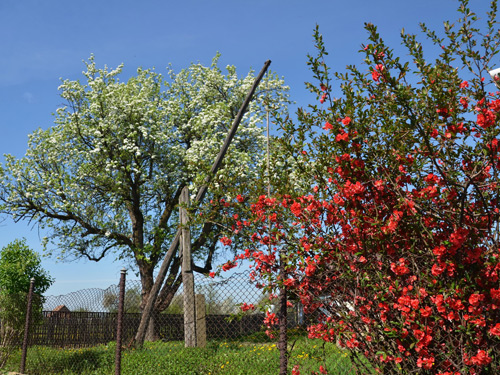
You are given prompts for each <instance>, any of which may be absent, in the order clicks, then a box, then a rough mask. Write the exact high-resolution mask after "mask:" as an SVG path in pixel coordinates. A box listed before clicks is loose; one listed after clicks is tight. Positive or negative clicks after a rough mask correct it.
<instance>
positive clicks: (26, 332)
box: [19, 277, 35, 374]
mask: <svg viewBox="0 0 500 375" xmlns="http://www.w3.org/2000/svg"><path fill="white" fill-rule="evenodd" d="M34 285H35V278H33V277H32V278H31V280H30V289H29V292H28V305H27V306H26V323H25V324H24V338H23V349H22V355H21V366H20V368H19V372H20V373H21V374H24V369H25V368H26V356H27V354H28V337H29V336H28V335H29V330H30V322H31V305H32V303H33V287H34Z"/></svg>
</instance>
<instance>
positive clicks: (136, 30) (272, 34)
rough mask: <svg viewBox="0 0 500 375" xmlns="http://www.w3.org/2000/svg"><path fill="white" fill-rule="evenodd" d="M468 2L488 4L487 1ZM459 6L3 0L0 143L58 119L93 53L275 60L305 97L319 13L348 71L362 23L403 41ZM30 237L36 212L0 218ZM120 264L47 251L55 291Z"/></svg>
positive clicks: (383, 1)
mask: <svg viewBox="0 0 500 375" xmlns="http://www.w3.org/2000/svg"><path fill="white" fill-rule="evenodd" d="M471 3H472V6H473V9H475V10H477V12H478V14H480V15H481V14H484V11H485V9H487V5H488V3H489V1H487V0H472V1H471ZM457 6H458V1H455V0H419V1H414V0H412V1H410V0H378V1H366V0H350V1H332V0H330V1H322V2H312V1H305V0H302V1H298V0H286V1H284V0H266V1H264V0H252V1H240V0H210V1H209V0H183V1H182V2H181V1H165V0H161V1H159V0H158V1H156V0H141V1H140V2H139V1H130V0H120V1H117V0H87V1H85V2H79V1H61V0H44V1H41V0H40V1H39V0H23V1H19V0H2V1H0V33H1V35H2V38H1V39H0V51H1V53H0V110H1V116H0V130H1V132H0V154H1V155H3V154H5V153H8V154H13V155H15V156H18V157H21V156H22V155H24V152H25V151H26V147H27V136H28V134H29V133H31V132H32V131H34V130H35V129H37V128H39V127H41V128H48V127H50V126H51V125H52V124H53V119H54V118H53V116H52V113H54V112H55V110H56V109H57V108H58V107H59V106H61V105H63V104H64V102H63V101H62V99H61V98H60V97H59V96H58V91H57V87H58V86H59V84H60V78H61V77H62V78H69V79H81V78H82V75H81V72H82V70H84V64H83V63H82V60H85V59H87V58H88V57H89V56H90V54H94V55H95V58H96V62H97V64H98V65H100V66H102V65H104V64H106V65H108V66H109V67H115V66H117V65H118V64H120V63H122V62H123V63H124V64H125V74H128V75H130V74H133V73H134V71H135V70H136V68H137V67H138V66H142V67H144V68H150V67H156V70H157V71H158V72H162V73H164V72H165V67H166V66H167V65H168V64H169V63H171V64H172V66H173V68H174V69H175V70H179V69H182V68H184V67H187V66H188V65H189V64H190V63H191V62H201V63H203V64H209V63H210V62H211V59H212V58H213V57H214V55H215V54H216V52H217V51H219V52H220V53H221V54H222V57H221V59H220V66H221V67H224V66H226V65H227V64H231V65H235V66H236V67H237V69H238V72H239V73H240V74H241V75H244V74H246V72H247V71H248V70H249V69H250V68H253V69H255V70H257V71H258V70H260V68H261V67H262V65H263V63H264V61H266V60H268V59H270V60H272V64H271V69H272V70H273V71H275V72H277V73H278V74H279V75H281V76H284V77H285V81H286V83H287V84H288V85H289V86H290V87H291V92H290V93H291V97H292V100H294V101H296V102H297V104H298V105H301V106H305V105H307V103H308V102H310V101H311V97H310V95H309V94H308V92H307V90H306V89H305V87H304V82H305V81H309V80H311V75H310V73H309V71H308V69H307V65H306V61H307V57H306V55H307V53H313V52H314V49H313V40H312V32H313V29H314V27H315V25H316V24H319V25H320V30H321V33H322V34H323V36H324V38H325V42H326V46H327V49H328V50H329V52H330V56H329V59H328V61H327V62H328V63H329V65H330V66H331V67H332V69H334V70H343V69H344V68H345V66H346V65H347V64H353V63H354V64H357V63H359V62H360V59H361V56H360V55H357V51H358V50H359V48H360V45H361V44H362V43H364V42H365V40H366V32H365V31H364V29H363V24H364V23H365V22H372V23H374V24H376V25H378V26H379V31H380V33H381V35H382V37H383V38H384V40H386V41H387V42H388V44H389V45H391V46H393V47H394V48H395V49H396V50H397V49H399V48H400V39H399V34H400V31H401V29H402V28H403V27H404V28H405V30H406V32H412V33H416V32H418V31H419V27H418V24H419V23H420V22H425V23H427V24H428V25H429V26H431V28H434V29H437V30H441V25H442V21H444V20H455V19H456V18H457V16H458V14H457V12H456V11H455V10H456V8H457ZM420 39H421V41H422V42H424V45H425V44H426V43H425V38H424V37H423V36H422V37H421V38H420ZM400 51H401V54H404V53H405V52H404V51H403V50H400ZM1 161H3V156H0V162H1ZM22 237H25V238H26V239H27V241H28V244H29V245H30V246H31V247H32V248H33V249H35V250H37V251H40V250H41V246H40V238H41V237H43V233H40V232H39V230H38V228H37V226H36V225H34V223H31V224H28V223H24V222H21V223H13V222H11V221H10V220H6V221H5V222H3V223H2V224H0V247H3V246H5V245H6V244H7V243H9V242H11V241H13V240H14V239H16V238H22ZM123 265H124V264H122V263H120V262H113V261H112V259H110V260H106V261H104V262H102V263H101V262H100V263H98V264H96V263H88V262H78V263H56V262H55V261H54V260H53V259H48V258H44V259H43V267H44V268H45V269H47V270H48V271H49V273H50V274H51V275H52V276H53V277H54V278H55V279H56V282H55V284H54V285H53V286H52V287H51V289H50V290H49V291H48V294H63V293H68V292H71V291H75V290H78V289H81V288H89V287H97V286H99V287H107V286H108V285H110V284H111V283H115V282H118V278H119V273H120V269H121V268H122V267H123Z"/></svg>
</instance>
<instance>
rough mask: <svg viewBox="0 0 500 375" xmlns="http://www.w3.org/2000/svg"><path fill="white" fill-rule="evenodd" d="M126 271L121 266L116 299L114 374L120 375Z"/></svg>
mask: <svg viewBox="0 0 500 375" xmlns="http://www.w3.org/2000/svg"><path fill="white" fill-rule="evenodd" d="M126 273H127V271H126V270H125V268H122V270H121V275H120V296H119V299H118V315H117V322H116V355H115V375H120V372H121V362H122V329H123V305H124V303H123V302H124V300H125V274H126Z"/></svg>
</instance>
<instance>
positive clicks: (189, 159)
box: [0, 56, 288, 311]
mask: <svg viewBox="0 0 500 375" xmlns="http://www.w3.org/2000/svg"><path fill="white" fill-rule="evenodd" d="M217 62H218V56H216V57H215V58H214V60H213V62H212V64H211V66H208V67H206V66H203V65H201V64H192V65H191V66H190V67H189V68H187V69H185V70H182V71H180V72H179V73H174V72H173V71H172V70H169V72H168V77H167V78H165V77H163V76H162V75H160V74H158V73H156V72H155V71H154V70H144V69H138V70H137V75H135V76H133V77H132V78H130V79H128V80H127V81H126V82H123V81H121V80H120V79H119V77H120V74H121V73H122V66H119V67H118V68H116V69H114V70H111V69H108V68H107V67H105V68H104V69H100V68H98V67H97V66H96V64H95V61H94V58H93V57H90V59H89V60H88V61H87V62H86V68H87V69H86V71H85V72H83V74H84V76H85V81H86V82H85V83H81V82H79V81H71V80H64V81H62V84H61V86H60V87H59V90H60V92H61V97H62V98H63V99H64V100H65V106H64V107H61V108H59V109H57V112H56V114H55V124H54V126H52V127H50V128H48V129H46V130H42V129H39V130H37V131H35V132H34V133H33V134H31V135H30V136H29V145H28V150H27V152H26V156H25V157H23V158H20V159H16V158H15V157H13V156H11V155H6V156H5V163H4V164H3V165H1V164H0V212H2V213H4V214H9V215H11V216H12V217H13V218H14V220H17V221H19V220H29V221H34V222H37V223H38V224H39V225H40V226H41V227H42V228H44V229H46V230H47V233H48V234H49V236H48V237H47V239H46V244H45V249H46V252H47V253H49V254H51V255H57V256H58V257H59V258H61V259H63V260H72V259H75V258H76V259H78V258H86V259H88V260H92V261H99V260H100V259H102V258H104V257H106V256H114V257H116V258H118V259H130V260H131V263H132V264H133V266H134V267H135V268H134V269H136V270H137V272H138V274H139V275H140V279H141V282H142V298H143V301H145V300H146V299H147V296H148V293H149V291H150V289H151V287H152V285H153V282H154V279H153V272H154V269H155V267H156V266H157V264H158V263H159V262H160V261H161V259H162V257H163V255H164V254H165V251H166V250H167V249H168V245H169V243H170V240H171V239H172V237H173V236H174V235H175V232H176V230H177V228H178V213H177V208H176V206H177V204H178V198H179V194H180V192H181V190H182V188H183V187H184V186H186V185H187V186H190V188H191V191H192V192H194V193H195V192H196V190H197V188H198V187H199V186H200V185H201V184H202V183H203V181H204V179H205V178H206V176H207V173H208V171H209V170H210V166H211V164H212V162H213V160H214V158H215V156H216V155H217V153H218V151H219V149H220V147H221V145H222V142H223V140H224V138H225V136H226V133H227V131H228V129H229V127H230V126H231V123H232V121H233V119H234V117H235V116H236V114H237V112H238V109H239V107H240V105H241V103H242V102H243V100H244V98H245V96H246V94H247V92H248V90H249V88H250V87H251V85H252V84H253V81H254V77H253V72H250V73H249V74H248V75H247V76H246V77H245V78H239V77H238V76H237V74H236V69H235V68H234V67H233V66H228V67H227V68H226V71H225V72H223V71H222V70H221V69H219V68H218V67H217ZM260 87H261V89H260V90H258V92H256V95H255V96H254V100H253V101H252V102H251V103H250V105H249V110H248V112H247V113H246V115H245V117H244V119H243V122H242V123H241V125H240V128H239V130H238V133H237V134H236V136H235V138H234V140H233V143H232V146H231V148H230V150H229V153H228V155H227V156H226V159H225V162H224V166H223V167H222V168H221V169H220V171H219V172H218V174H217V176H215V178H214V179H213V180H212V181H213V186H211V187H210V192H211V193H210V194H211V199H212V201H220V199H221V198H224V195H227V189H221V188H220V186H219V185H222V182H223V185H224V186H228V185H230V184H234V185H235V186H239V190H241V188H242V187H244V186H247V185H248V186H250V185H251V184H249V182H250V181H251V180H252V179H255V178H257V175H256V171H257V169H258V166H259V163H261V161H263V160H264V159H265V158H264V157H263V155H262V154H263V150H264V149H265V147H264V145H265V138H264V135H263V132H262V129H261V127H260V123H261V122H262V119H263V118H264V114H265V112H264V107H263V101H264V99H265V98H269V97H272V98H273V99H272V100H273V101H274V105H275V106H276V105H283V104H286V103H287V102H288V97H287V94H286V91H287V87H286V86H284V82H283V81H282V80H281V79H279V78H278V77H277V76H275V75H268V76H267V77H266V78H265V79H264V80H263V81H262V83H261V85H260ZM269 92H271V93H272V95H269ZM218 182H219V183H220V184H219V183H218ZM218 187H219V188H218ZM211 207H212V210H216V208H217V207H218V205H211ZM216 214H217V212H212V213H211V215H216ZM193 233H194V238H193V256H194V258H195V259H196V260H197V262H201V263H204V265H203V266H201V267H195V270H198V271H204V272H208V270H209V269H210V267H211V265H210V263H211V260H212V257H213V254H214V251H215V250H216V249H217V239H218V236H217V228H216V227H215V226H214V225H213V224H211V222H206V223H204V224H200V225H198V226H197V227H196V228H194V230H193ZM179 266H180V262H179V259H176V260H174V261H173V262H172V264H171V266H170V270H169V276H168V278H167V282H166V283H165V285H164V287H163V288H162V290H161V292H160V295H159V298H158V300H157V303H156V307H155V309H156V310H157V311H161V310H163V309H165V308H166V307H167V306H168V304H169V303H170V301H171V298H172V297H173V295H174V293H175V291H176V290H177V288H178V286H179V285H180V283H181V279H180V272H179Z"/></svg>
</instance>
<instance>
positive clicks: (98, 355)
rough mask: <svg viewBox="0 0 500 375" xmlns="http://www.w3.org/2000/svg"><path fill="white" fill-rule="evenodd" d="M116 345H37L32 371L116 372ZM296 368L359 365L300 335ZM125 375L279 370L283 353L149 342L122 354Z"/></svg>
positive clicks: (270, 346) (232, 345) (231, 345)
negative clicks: (82, 347) (186, 346)
mask: <svg viewBox="0 0 500 375" xmlns="http://www.w3.org/2000/svg"><path fill="white" fill-rule="evenodd" d="M115 348H116V347H115V344H114V343H110V344H108V345H100V346H96V347H93V348H86V349H52V348H47V347H33V348H30V349H29V351H28V360H27V364H26V373H27V374H29V375H51V374H65V375H70V374H71V375H73V374H86V375H87V374H88V375H109V374H114V360H115ZM19 363H20V352H16V353H15V355H13V356H12V357H11V359H10V360H9V363H8V364H7V366H6V367H5V368H4V369H3V370H0V374H1V373H2V371H4V373H6V372H7V371H17V370H18V369H19ZM290 364H291V366H289V367H290V369H291V368H292V366H293V365H295V364H299V365H300V366H301V373H303V374H304V373H307V374H310V373H311V371H318V369H319V366H320V365H323V366H324V367H326V368H327V369H328V370H329V373H330V374H351V373H353V372H354V371H353V368H352V365H351V362H350V360H349V357H348V355H347V353H346V352H343V351H341V350H339V349H338V348H336V347H335V346H334V345H326V346H324V347H323V343H322V342H321V341H315V340H307V339H304V338H301V339H298V340H297V342H296V344H295V346H294V348H293V350H292V352H291V356H290ZM121 366H122V375H146V374H151V375H153V374H154V375H170V374H171V375H188V374H193V375H194V374H199V375H202V374H203V375H219V374H224V375H242V374H258V375H268V374H269V375H276V374H277V373H278V372H279V371H278V370H279V352H278V349H277V348H276V345H275V344H274V343H269V342H268V343H253V342H210V343H209V344H208V345H207V347H206V348H190V349H186V348H184V343H183V342H155V343H146V344H145V346H144V348H143V349H141V350H125V351H124V352H123V353H122V365H121Z"/></svg>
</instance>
